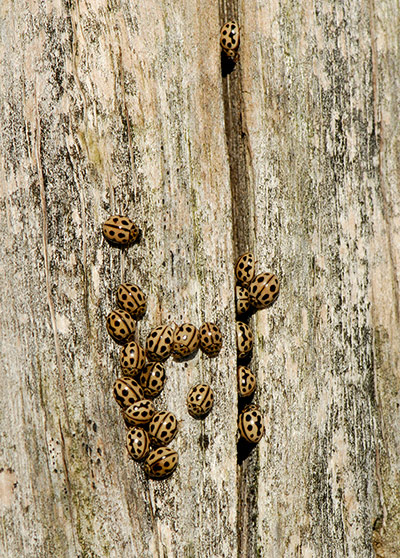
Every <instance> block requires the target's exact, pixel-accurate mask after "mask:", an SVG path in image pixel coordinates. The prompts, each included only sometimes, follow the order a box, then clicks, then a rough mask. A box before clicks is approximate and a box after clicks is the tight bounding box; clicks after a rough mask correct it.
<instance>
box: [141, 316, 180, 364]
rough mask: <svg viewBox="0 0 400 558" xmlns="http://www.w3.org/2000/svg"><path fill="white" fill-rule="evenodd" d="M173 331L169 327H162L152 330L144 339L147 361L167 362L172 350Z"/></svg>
mask: <svg viewBox="0 0 400 558" xmlns="http://www.w3.org/2000/svg"><path fill="white" fill-rule="evenodd" d="M173 334H174V331H173V329H172V327H171V326H169V325H163V326H159V327H156V328H155V329H153V330H152V331H151V332H150V333H149V335H148V336H147V339H146V355H147V358H148V359H149V360H155V361H157V362H162V361H164V360H167V358H168V357H169V355H170V354H171V350H172V337H173Z"/></svg>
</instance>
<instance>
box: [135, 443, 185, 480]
mask: <svg viewBox="0 0 400 558" xmlns="http://www.w3.org/2000/svg"><path fill="white" fill-rule="evenodd" d="M177 465H178V454H177V452H176V451H175V450H173V449H171V448H168V447H161V448H157V449H154V450H153V451H151V452H150V454H149V455H148V457H147V459H146V461H145V462H144V465H143V469H144V472H145V473H146V475H147V476H148V477H150V478H151V479H166V478H168V477H169V476H171V475H172V473H173V472H174V471H175V469H176V467H177Z"/></svg>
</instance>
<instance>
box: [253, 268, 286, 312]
mask: <svg viewBox="0 0 400 558" xmlns="http://www.w3.org/2000/svg"><path fill="white" fill-rule="evenodd" d="M279 287H280V284H279V279H278V277H277V276H276V275H274V274H273V273H260V274H259V275H257V277H255V278H254V279H253V280H252V282H251V283H250V287H249V292H250V303H251V305H252V306H254V308H257V310H262V309H263V308H268V306H270V305H271V304H272V303H273V302H274V301H275V300H276V299H277V298H278V295H279Z"/></svg>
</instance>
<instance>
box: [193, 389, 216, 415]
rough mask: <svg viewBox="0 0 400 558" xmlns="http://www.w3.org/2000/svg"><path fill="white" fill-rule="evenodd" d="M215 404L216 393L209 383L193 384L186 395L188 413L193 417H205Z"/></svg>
mask: <svg viewBox="0 0 400 558" xmlns="http://www.w3.org/2000/svg"><path fill="white" fill-rule="evenodd" d="M213 404H214V393H213V390H212V389H211V387H210V386H209V385H208V384H197V385H195V386H193V387H192V388H191V389H190V390H189V393H188V394H187V397H186V405H187V409H188V413H189V415H190V416H192V417H193V418H204V417H205V416H206V415H208V413H209V412H210V411H211V409H212V407H213Z"/></svg>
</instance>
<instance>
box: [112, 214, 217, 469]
mask: <svg viewBox="0 0 400 558" xmlns="http://www.w3.org/2000/svg"><path fill="white" fill-rule="evenodd" d="M139 233H140V231H139V228H138V227H137V226H136V225H135V223H134V222H133V221H131V219H129V218H127V217H122V216H120V215H113V216H111V217H109V218H108V219H107V221H106V222H105V223H104V224H103V236H104V238H105V239H106V240H107V242H108V243H109V244H111V245H112V246H115V247H119V248H126V247H128V246H130V245H131V244H133V243H134V242H136V241H137V240H138V238H139ZM116 306H117V307H116V308H115V309H114V310H112V311H111V312H110V313H109V314H108V316H107V319H106V327H107V331H108V333H109V334H110V336H111V337H112V339H113V340H114V341H115V342H116V343H117V344H119V345H122V348H121V353H120V364H121V368H122V374H121V376H120V377H118V378H117V379H116V380H115V382H114V387H113V392H114V397H115V400H116V402H117V403H118V405H119V406H120V407H121V411H122V417H123V419H124V421H125V424H126V426H127V428H128V432H127V435H126V447H127V450H128V452H129V454H130V456H131V457H132V458H133V459H134V460H135V461H138V462H143V469H144V472H145V473H146V475H147V476H148V477H150V478H153V479H164V478H167V477H169V476H170V475H172V473H173V472H174V471H175V469H176V467H177V465H178V454H177V452H176V451H175V450H173V449H172V448H170V447H168V444H169V443H170V442H172V440H173V439H174V438H175V436H176V434H177V432H178V421H177V419H176V417H175V415H174V414H173V413H171V412H170V411H165V410H163V411H157V410H156V408H155V406H154V403H153V400H154V398H155V397H157V396H158V395H160V393H161V391H162V390H163V388H164V384H165V380H166V375H165V369H164V366H163V362H165V361H166V360H167V359H168V358H169V357H170V356H172V357H173V358H174V360H175V361H177V362H179V361H184V360H186V359H187V358H188V357H191V356H192V355H193V354H194V353H195V352H196V351H198V349H199V348H200V349H201V350H202V351H203V353H205V354H206V355H207V356H209V357H215V356H217V355H218V353H219V352H220V350H221V347H222V334H221V332H220V330H219V328H218V327H217V326H216V325H215V324H213V323H211V322H206V323H204V324H203V325H202V326H201V327H200V328H199V329H197V328H196V327H195V326H194V325H193V324H190V323H185V324H182V325H180V326H176V327H175V328H173V327H172V326H170V325H161V326H158V327H156V328H154V329H153V330H152V331H150V333H149V335H148V336H147V338H146V342H145V346H144V348H143V347H142V346H141V345H140V344H139V343H138V342H137V341H135V338H136V322H137V320H140V319H142V318H143V316H144V315H145V313H146V309H147V297H146V295H145V294H144V292H143V291H142V290H141V289H140V288H139V287H138V286H137V285H133V284H131V283H123V284H121V285H119V287H118V289H117V292H116ZM213 403H214V394H213V391H212V389H211V387H210V386H209V385H207V384H197V385H195V386H193V387H192V388H191V389H190V391H189V393H188V394H187V400H186V404H187V409H188V413H189V414H190V415H191V416H192V417H194V418H200V419H202V418H205V417H206V416H207V415H208V413H209V412H210V411H211V409H212V407H213Z"/></svg>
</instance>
